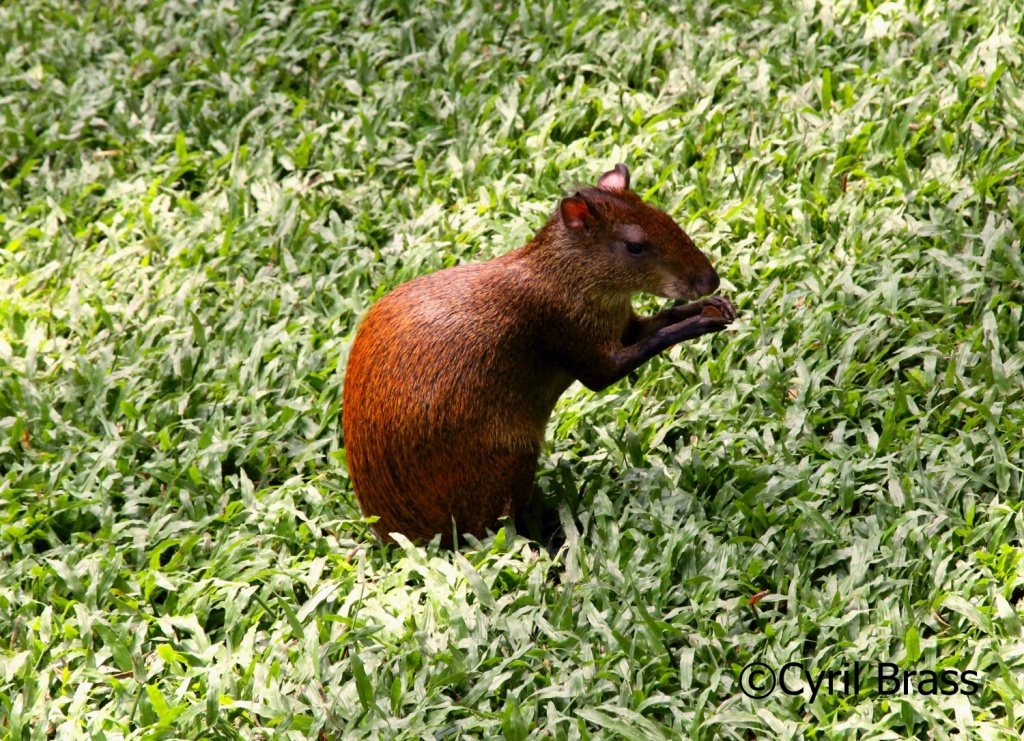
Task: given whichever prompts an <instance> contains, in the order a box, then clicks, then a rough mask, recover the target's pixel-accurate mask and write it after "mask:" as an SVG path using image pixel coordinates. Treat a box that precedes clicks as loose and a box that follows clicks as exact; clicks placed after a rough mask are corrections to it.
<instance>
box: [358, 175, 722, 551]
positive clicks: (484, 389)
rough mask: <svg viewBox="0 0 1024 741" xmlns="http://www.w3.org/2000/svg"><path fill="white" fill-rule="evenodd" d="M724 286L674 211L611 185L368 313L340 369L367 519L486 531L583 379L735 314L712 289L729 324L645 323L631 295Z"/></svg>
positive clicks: (383, 525) (681, 293)
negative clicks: (641, 246)
mask: <svg viewBox="0 0 1024 741" xmlns="http://www.w3.org/2000/svg"><path fill="white" fill-rule="evenodd" d="M619 167H621V168H622V169H621V170H619V169H618V168H619ZM617 173H618V174H619V175H620V176H621V175H622V174H624V177H625V183H626V185H627V186H628V173H627V172H626V171H625V168H624V167H622V166H621V165H620V166H618V167H617V168H616V170H614V171H612V172H611V173H607V174H606V176H605V178H608V177H609V176H614V175H616V174H617ZM612 182H613V183H614V182H615V179H614V178H612ZM602 183H604V184H606V183H607V181H606V180H604V179H602ZM581 203H582V204H583V205H582V206H581V205H580V204H581ZM563 214H564V217H563ZM577 218H580V219H582V221H580V223H579V224H577V222H576V221H575V220H576V219H577ZM567 223H572V224H576V228H570V227H569V226H567ZM637 228H639V229H640V230H642V233H643V234H645V235H646V237H647V240H648V245H649V246H648V248H647V252H645V253H644V255H643V257H640V258H638V257H634V256H633V255H631V254H627V252H626V249H627V248H626V247H625V243H624V241H623V240H622V234H623V230H626V232H628V233H627V234H626V236H628V237H629V238H630V239H632V238H633V235H635V234H637V233H641V232H636V231H635V230H636V229H637ZM631 230H632V231H631ZM717 282H718V280H717V276H716V275H715V274H714V269H713V268H712V267H711V264H710V263H709V262H708V260H707V258H706V257H704V255H703V254H702V253H701V252H700V251H699V250H697V248H696V247H694V245H693V243H692V242H691V241H690V239H689V237H687V236H686V234H684V233H683V231H682V230H681V229H679V227H678V226H677V225H676V224H675V223H674V222H673V221H672V219H671V218H669V217H668V216H667V215H666V214H664V213H663V212H661V211H659V210H657V209H654V208H652V207H650V206H648V205H646V204H644V203H643V202H642V201H641V200H640V198H638V197H637V196H636V195H635V194H634V193H632V192H631V191H629V190H617V189H616V190H611V189H609V188H607V187H601V188H588V189H585V190H583V191H581V192H579V193H577V194H575V195H574V196H570V197H569V198H567V199H565V200H564V201H563V202H562V207H561V209H560V211H559V212H556V214H555V215H554V216H553V217H552V218H551V220H550V221H549V222H548V223H547V224H546V225H545V226H544V227H543V228H542V229H541V230H540V231H539V232H538V233H537V235H536V237H534V239H533V240H532V241H531V242H530V243H529V244H527V245H526V246H524V247H521V248H519V249H517V250H515V251H513V252H510V253H508V254H505V255H502V256H501V257H498V258H495V259H493V260H489V261H486V262H481V263H474V264H469V265H460V266H457V267H453V268H448V269H447V270H441V271H439V272H436V273H432V274H430V275H424V276H422V277H420V278H417V279H416V280H413V281H410V282H409V283H406V284H404V285H401V286H399V287H398V288H396V289H395V290H394V291H392V292H391V293H390V294H389V295H387V296H385V297H384V298H382V299H381V300H380V301H378V302H377V303H376V304H375V305H374V306H373V308H372V309H371V310H370V312H369V313H368V314H367V316H366V319H365V320H364V321H363V323H362V325H361V326H360V328H359V331H358V333H357V335H356V339H355V342H354V343H353V345H352V351H351V354H350V356H349V362H348V370H347V373H346V378H345V388H344V401H343V410H344V411H343V424H344V432H345V445H346V451H347V456H348V465H349V471H350V473H351V476H352V481H353V485H354V487H355V491H356V496H357V498H358V500H359V503H360V506H361V508H362V510H363V513H364V514H365V515H367V516H369V515H376V516H377V517H379V518H380V519H379V521H378V523H377V525H376V529H377V531H378V532H379V533H380V534H381V535H382V536H384V537H387V535H388V533H391V532H400V533H403V534H404V535H406V536H407V537H409V538H410V539H412V540H419V541H427V540H430V539H431V538H433V536H434V535H436V534H437V533H441V534H442V537H443V541H444V542H445V543H446V544H447V545H451V544H452V541H451V532H452V521H453V519H454V521H455V524H456V527H457V529H458V531H459V532H462V533H472V534H473V535H475V536H477V537H482V536H483V535H484V534H485V530H486V529H487V528H495V527H496V526H497V524H498V521H499V519H500V518H502V517H504V516H510V515H514V514H515V513H516V512H517V511H518V510H520V509H522V508H523V506H524V505H525V504H526V502H527V500H528V499H529V497H530V494H531V492H532V489H533V478H534V473H535V469H536V465H537V457H538V455H539V453H540V446H541V443H542V442H543V438H544V428H545V426H546V425H547V421H548V418H549V416H550V414H551V410H552V409H553V407H554V405H555V401H556V400H557V399H558V397H559V396H560V395H561V394H562V392H564V391H565V390H566V388H568V386H569V385H570V384H571V383H572V382H573V380H575V379H579V380H580V381H582V382H583V383H584V384H585V385H587V386H589V387H591V388H602V387H604V386H606V385H608V384H609V383H612V382H614V381H615V380H617V379H618V378H621V377H622V376H623V375H625V374H626V373H628V372H629V371H630V370H632V369H633V368H635V367H636V366H637V365H639V364H640V363H641V362H643V361H644V360H646V359H647V357H650V356H651V355H653V354H655V353H656V352H660V350H661V349H664V347H665V346H667V344H674V343H675V342H678V341H679V339H677V337H681V338H682V339H687V338H689V337H691V336H697V335H698V334H704V333H706V332H709V331H718V330H719V329H722V328H723V327H724V326H725V325H726V324H727V323H728V322H729V321H731V320H732V318H733V317H734V316H735V311H734V310H732V307H731V305H728V302H726V301H724V299H717V298H716V299H714V300H715V301H716V302H717V303H718V304H720V303H724V304H726V305H728V309H723V310H724V311H725V313H726V314H727V316H726V317H725V318H723V319H709V318H707V317H696V318H695V314H697V315H699V313H700V310H701V305H702V302H697V303H695V304H689V305H687V306H684V307H675V308H674V309H667V310H665V311H663V312H661V313H660V314H658V315H656V316H655V317H643V318H642V317H637V316H636V315H635V314H634V313H633V310H632V307H631V306H630V296H631V294H633V293H635V292H638V291H648V292H652V293H656V294H659V295H668V296H670V297H675V298H678V297H687V298H691V299H695V298H697V296H698V295H699V294H700V293H701V292H707V290H706V289H707V288H708V287H709V286H710V289H711V290H714V287H716V286H717ZM730 311H731V315H729V313H730ZM682 320H686V321H682ZM666 343H667V344H666Z"/></svg>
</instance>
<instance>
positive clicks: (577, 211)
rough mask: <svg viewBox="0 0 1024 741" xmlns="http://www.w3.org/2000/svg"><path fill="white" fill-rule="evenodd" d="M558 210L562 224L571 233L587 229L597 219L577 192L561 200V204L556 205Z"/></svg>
mask: <svg viewBox="0 0 1024 741" xmlns="http://www.w3.org/2000/svg"><path fill="white" fill-rule="evenodd" d="M558 210H559V211H560V212H561V214H562V223H563V224H565V225H566V226H567V227H569V228H570V229H572V230H573V231H579V230H580V229H585V228H587V226H588V225H590V224H591V223H593V221H594V220H595V219H596V218H597V216H596V214H595V213H594V211H593V210H592V209H591V208H590V204H589V203H587V202H586V200H585V199H584V198H583V196H582V195H580V193H579V192H578V191H577V192H576V193H574V194H573V195H571V196H568V197H567V198H563V199H562V202H561V203H560V204H558Z"/></svg>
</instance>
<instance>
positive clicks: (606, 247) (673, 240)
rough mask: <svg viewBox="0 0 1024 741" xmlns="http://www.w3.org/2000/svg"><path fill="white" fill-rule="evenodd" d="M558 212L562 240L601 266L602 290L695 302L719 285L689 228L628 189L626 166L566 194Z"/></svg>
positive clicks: (593, 264)
mask: <svg viewBox="0 0 1024 741" xmlns="http://www.w3.org/2000/svg"><path fill="white" fill-rule="evenodd" d="M558 212H559V217H560V219H561V222H562V226H563V227H564V231H563V239H566V240H567V241H568V242H569V243H570V244H571V245H572V246H573V247H575V248H578V249H580V250H583V251H585V253H586V255H585V260H586V263H587V265H586V269H587V271H588V272H590V271H591V270H593V269H594V268H597V269H598V272H599V273H600V275H601V278H600V280H598V281H596V284H597V285H598V286H600V288H602V289H605V290H608V291H609V292H622V293H635V292H641V291H642V292H645V293H653V294H654V295H656V296H662V297H664V298H683V299H687V300H690V301H693V300H696V299H698V298H700V297H701V296H706V295H707V294H709V293H714V292H715V290H717V289H718V284H719V279H718V273H716V272H715V269H714V268H713V267H712V266H711V262H710V261H709V260H708V258H706V257H705V256H704V253H702V252H701V251H700V250H698V249H697V247H696V246H695V245H694V244H693V240H691V239H690V237H689V236H687V234H686V232H684V231H683V230H682V229H680V228H679V226H678V225H677V224H676V223H675V222H674V221H673V220H672V218H671V217H670V216H669V215H668V214H666V213H665V212H664V211H662V210H660V209H657V208H654V207H653V206H648V205H647V204H646V203H644V202H643V201H641V200H640V197H639V196H637V195H636V194H635V193H634V192H633V191H631V190H630V189H629V170H627V169H626V166H625V165H622V164H619V165H616V166H615V169H614V170H611V171H610V172H606V173H605V174H604V175H602V176H601V178H600V179H599V180H598V181H597V187H595V188H584V189H581V190H578V191H577V192H576V193H574V194H573V195H571V196H568V197H567V198H563V199H562V202H561V204H559V208H558ZM560 241H561V240H560ZM581 269H582V266H581ZM591 277H592V276H591Z"/></svg>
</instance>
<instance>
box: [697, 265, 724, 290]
mask: <svg viewBox="0 0 1024 741" xmlns="http://www.w3.org/2000/svg"><path fill="white" fill-rule="evenodd" d="M721 282H722V281H721V280H720V279H719V277H718V273H716V272H715V269H714V268H711V269H709V270H706V271H704V272H703V273H701V274H700V275H698V276H697V279H696V280H695V281H694V282H693V283H694V288H696V289H697V293H699V294H700V295H701V296H707V295H709V294H712V293H714V292H715V291H717V290H718V284H719V283H721Z"/></svg>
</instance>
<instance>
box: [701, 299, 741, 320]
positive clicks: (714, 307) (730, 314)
mask: <svg viewBox="0 0 1024 741" xmlns="http://www.w3.org/2000/svg"><path fill="white" fill-rule="evenodd" d="M700 303H701V304H703V308H702V309H701V312H700V315H701V316H707V317H712V318H715V319H718V318H722V319H725V320H726V321H727V322H732V321H733V320H734V319H735V318H736V307H735V306H733V305H732V303H731V302H730V301H729V299H727V298H723V297H722V296H708V297H707V298H703V299H701V300H700Z"/></svg>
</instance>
